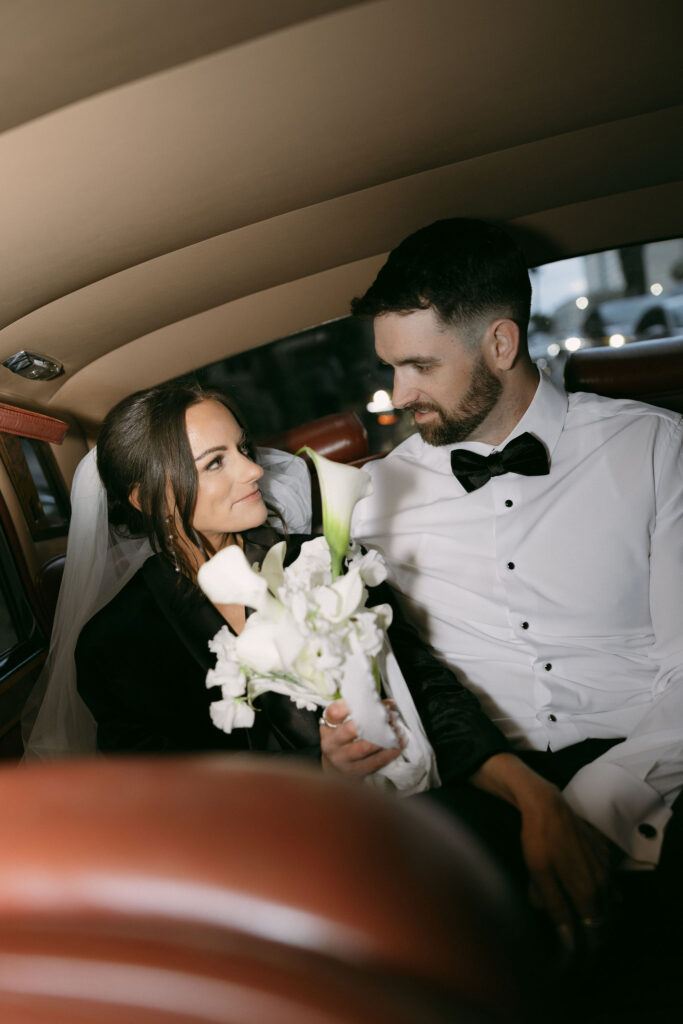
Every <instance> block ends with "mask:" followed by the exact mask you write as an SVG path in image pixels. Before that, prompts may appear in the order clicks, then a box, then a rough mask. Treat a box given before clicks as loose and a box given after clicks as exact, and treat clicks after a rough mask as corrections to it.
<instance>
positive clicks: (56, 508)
mask: <svg viewBox="0 0 683 1024" xmlns="http://www.w3.org/2000/svg"><path fill="white" fill-rule="evenodd" d="M0 458H1V459H2V461H3V463H4V465H5V468H6V470H7V472H8V474H9V477H10V479H11V481H12V485H13V486H14V490H15V492H16V495H17V498H18V499H19V504H20V505H21V509H22V512H23V513H24V518H25V519H26V522H27V523H28V526H29V529H30V531H31V536H32V537H33V539H34V540H44V539H45V538H47V537H59V536H65V535H66V533H67V531H68V528H69V515H70V507H69V496H68V493H67V491H66V487H65V485H64V481H63V479H62V475H61V473H60V472H59V468H58V467H57V463H56V461H55V457H54V455H53V454H52V450H51V447H50V445H49V443H48V442H47V441H36V440H34V439H32V438H27V437H15V436H14V435H12V434H2V433H0Z"/></svg>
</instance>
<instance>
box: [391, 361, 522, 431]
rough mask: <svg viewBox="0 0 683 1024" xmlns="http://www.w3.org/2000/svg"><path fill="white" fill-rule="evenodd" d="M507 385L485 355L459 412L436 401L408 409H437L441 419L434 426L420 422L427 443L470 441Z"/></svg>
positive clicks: (419, 425) (435, 410) (477, 363)
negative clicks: (496, 373)
mask: <svg viewBox="0 0 683 1024" xmlns="http://www.w3.org/2000/svg"><path fill="white" fill-rule="evenodd" d="M502 390H503V385H502V384H501V382H500V380H499V379H498V377H496V375H495V374H494V373H492V372H491V371H490V370H489V368H488V366H487V365H486V362H485V360H484V357H483V356H480V357H479V359H478V360H477V362H476V363H475V364H474V367H473V369H472V376H471V378H470V383H469V387H468V388H467V392H466V394H465V397H464V398H463V400H462V402H461V403H460V405H459V406H458V407H457V409H451V410H446V409H444V407H443V406H441V405H438V404H437V403H436V402H427V403H425V402H419V403H418V402H415V403H414V404H413V405H406V406H405V408H406V409H409V410H410V411H412V412H415V411H416V410H427V409H429V410H433V411H434V412H435V413H437V414H438V416H439V419H438V420H437V421H436V422H433V423H422V424H420V423H417V424H416V426H417V429H418V431H419V433H420V437H421V438H422V440H423V441H426V443H427V444H431V445H443V444H456V443H457V442H458V441H466V440H467V438H468V437H469V436H470V434H471V433H472V432H473V431H474V430H476V428H477V427H478V426H479V424H480V423H483V421H484V420H485V419H486V417H487V416H488V415H489V413H490V412H491V410H492V409H493V408H494V406H495V405H496V403H497V402H498V399H499V398H500V393H501V391H502Z"/></svg>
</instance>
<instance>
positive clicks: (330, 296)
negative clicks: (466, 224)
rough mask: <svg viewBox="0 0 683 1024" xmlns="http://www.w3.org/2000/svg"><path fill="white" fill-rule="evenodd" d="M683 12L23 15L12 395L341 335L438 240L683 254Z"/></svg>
mask: <svg viewBox="0 0 683 1024" xmlns="http://www.w3.org/2000/svg"><path fill="white" fill-rule="evenodd" d="M682 10H683V8H682V7H681V5H680V3H679V2H677V0H675V2H674V0H655V2H652V0H651V2H649V3H644V2H635V0H583V2H579V3H574V4H571V5H569V4H568V5H562V6H560V5H558V4H554V3H548V2H547V0H515V2H514V3H504V2H501V0H419V2H418V0H379V2H366V3H348V2H347V3H344V2H332V0H327V2H323V0H278V2H272V0H261V2H258V0H256V2H255V0H250V2H249V3H244V2H243V0H99V2H97V3H93V0H58V2H54V0H0V18H1V19H2V31H0V127H1V128H2V134H0V167H2V189H1V190H0V222H1V223H2V231H1V232H0V248H1V250H2V266H3V274H2V284H1V285H0V360H2V359H5V358H7V357H8V356H9V355H11V354H12V353H14V352H16V351H18V350H20V349H24V348H25V349H28V350H30V351H35V352H39V353H43V354H47V355H49V356H51V357H53V358H55V359H57V360H59V361H60V362H62V363H63V364H64V367H65V373H64V374H63V375H62V376H61V377H60V378H58V379H57V380H55V381H52V382H32V381H26V380H23V379H22V378H19V377H16V376H14V375H12V374H11V373H10V372H9V371H8V370H6V369H5V368H4V367H0V399H2V400H4V401H9V402H14V403H19V404H24V405H27V406H30V407H33V408H37V409H42V410H43V411H45V412H49V413H55V414H63V415H64V414H66V415H67V416H68V417H69V418H75V419H77V420H79V421H80V422H81V423H82V424H83V426H84V428H85V429H86V430H90V429H94V427H95V425H96V424H97V423H98V422H99V421H100V420H101V417H102V416H103V414H104V413H105V412H106V411H107V409H108V408H110V407H111V405H112V404H113V403H114V402H116V401H117V400H118V399H119V398H121V397H123V395H125V394H127V393H129V392H130V391H132V390H134V389H136V388H138V387H144V386H148V385H151V384H153V383H156V382H158V381H160V380H164V379H167V378H169V377H172V376H175V375H176V374H180V373H184V372H186V371H188V370H190V369H192V368H193V367H195V366H197V365H202V364H205V363H208V362H210V361H212V360H215V359H219V358H221V357H223V356H226V355H230V354H234V353H236V352H239V351H242V350H244V349H246V348H250V347H252V346H255V345H259V344H263V343H265V342H268V341H271V340H273V339H274V338H277V337H281V336H284V335H286V334H289V333H292V332H295V331H298V330H302V329H304V328H306V327H308V326H311V325H313V324H316V323H320V322H322V321H324V320H329V319H332V318H335V317H338V316H343V315H344V314H345V313H347V311H348V301H349V298H350V297H351V296H353V295H354V294H357V293H358V292H360V291H362V290H364V289H365V287H366V286H367V285H368V284H369V282H370V281H371V280H372V278H373V276H374V274H375V272H376V270H377V268H378V266H379V265H380V264H381V262H382V258H383V255H384V254H385V253H386V252H387V251H388V250H389V249H390V248H391V247H392V246H393V245H395V244H396V243H397V242H398V241H399V240H400V239H401V238H402V237H403V236H404V235H405V234H407V233H408V232H409V231H411V230H413V229H415V228H417V227H418V226H420V225H421V224H424V223H428V222H429V221H431V220H434V219H436V218H437V217H441V216H451V215H466V216H477V217H488V218H492V219H500V220H504V221H508V222H511V223H512V224H513V225H515V226H516V227H517V228H518V229H519V230H520V232H521V234H522V237H523V238H524V241H525V244H526V245H527V248H528V253H529V258H530V261H531V262H532V263H533V262H539V261H541V260H543V259H548V258H554V257H558V256H561V255H569V254H573V253H579V252H583V251H587V250H590V249H591V248H599V247H607V246H612V245H616V244H626V243H628V242H632V241H639V240H645V239H652V238H658V237H667V236H671V235H677V234H682V233H683V185H682V183H681V178H682V177H683V174H682V170H683V152H682V147H681V142H680V140H681V137H683V130H682V129H683V116H682V114H683V76H681V73H680V38H681V32H680V30H681V27H682V22H683V17H682V14H681V11H682Z"/></svg>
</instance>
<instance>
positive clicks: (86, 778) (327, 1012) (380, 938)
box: [0, 756, 531, 1024]
mask: <svg viewBox="0 0 683 1024" xmlns="http://www.w3.org/2000/svg"><path fill="white" fill-rule="evenodd" d="M0 801H1V803H2V806H3V809H4V814H5V820H6V821H11V822H12V841H11V842H5V843H3V844H2V848H1V849H0V1018H1V1019H2V1020H3V1022H4V1024H6V1022H8V1021H11V1022H12V1024H29V1022H31V1024H37V1022H38V1021H41V1022H43V1021H45V1022H47V1021H50V1022H51V1024H58V1022H59V1024H66V1022H68V1024H74V1022H75V1021H78V1022H79V1024H89V1022H91V1021H92V1022H95V1021H97V1022H98V1024H99V1022H101V1021H105V1022H108V1021H117V1022H123V1021H125V1022H128V1021H134V1022H135V1024H148V1022H149V1024H151V1022H155V1024H158V1022H160V1021H167V1020H168V1021H169V1022H171V1021H176V1020H180V1021H190V1020H191V1021H196V1022H200V1021H201V1022H209V1021H211V1022H226V1024H227V1022H235V1024H237V1022H240V1024H242V1022H244V1024H247V1022H250V1024H281V1022H282V1024H284V1022H287V1024H295V1022H296V1024H309V1022H320V1024H323V1022H324V1024H335V1022H338V1024H362V1022H374V1024H387V1022H392V1024H409V1022H411V1024H415V1022H418V1021H419V1022H421V1024H422V1022H424V1024H430V1022H434V1024H439V1022H440V1024H447V1022H452V1021H463V1022H465V1021H472V1020H474V1019H475V1018H476V1020H477V1021H478V1022H481V1021H490V1020H498V1019H505V1020H507V1021H509V1020H526V1019H528V1017H527V1016H526V1013H527V1011H528V1006H526V999H527V993H528V990H529V986H530V982H531V974H530V971H531V968H530V954H529V947H528V945H527V939H526V935H525V933H524V931H523V930H522V929H521V927H520V924H519V920H518V918H517V915H516V912H515V910H514V907H513V904H511V903H510V902H509V901H508V896H507V893H506V890H505V889H504V887H503V885H502V882H501V879H500V877H499V876H498V874H497V871H495V870H494V869H493V867H492V866H491V865H490V864H489V862H488V861H487V859H486V858H485V857H484V855H483V854H482V852H481V851H480V850H479V848H478V847H477V846H475V845H474V841H473V840H472V839H471V838H470V837H469V835H468V834H467V833H465V832H464V831H462V830H461V829H460V828H459V827H457V826H456V825H455V824H454V823H453V822H452V821H451V820H450V819H445V818H443V817H442V816H441V813H440V812H437V811H436V810H435V809H434V808H432V807H425V806H421V805H419V804H415V803H414V802H412V801H411V802H410V803H409V804H408V803H405V802H403V801H399V800H394V799H391V798H385V797H383V796H380V795H379V794H377V793H375V792H373V791H371V790H369V789H368V788H367V787H364V786H360V785H359V786H352V785H348V784H346V783H343V782H340V781H337V780H334V781H331V780H330V779H329V778H326V777H325V776H323V775H322V774H321V773H319V772H317V771H315V770H313V769H306V768H292V767H290V766H285V765H284V764H283V762H282V761H281V760H280V761H277V762H276V761H273V760H269V759H262V758H260V759H255V758H254V757H253V756H247V757H243V758H241V759H240V758H239V757H219V756H216V757H205V758H184V759H181V758H174V759H154V758H148V759H124V758H111V759H108V760H107V759H98V760H91V761H88V760H81V761H71V762H68V761H67V762H61V763H52V764H49V765H32V766H30V767H25V766H24V767H22V768H19V769H16V768H13V769H10V770H4V771H2V772H0ZM176 1014H177V1015H178V1016H175V1015H176Z"/></svg>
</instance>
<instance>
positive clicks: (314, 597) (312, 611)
mask: <svg viewBox="0 0 683 1024" xmlns="http://www.w3.org/2000/svg"><path fill="white" fill-rule="evenodd" d="M305 450H306V451H308V453H309V454H310V455H311V457H312V459H313V462H314V464H315V467H316V470H317V473H318V477H319V480H320V489H321V496H322V503H323V536H322V537H316V538H315V539H314V540H310V541H307V542H306V543H304V544H302V546H301V551H300V553H299V556H298V558H297V559H296V561H294V562H293V563H292V564H291V565H289V566H287V567H285V566H284V557H285V550H286V545H285V542H284V541H281V542H280V543H279V544H276V545H275V546H274V547H272V548H271V549H270V550H269V551H268V553H267V554H266V556H265V558H264V560H263V564H262V565H261V567H260V568H259V566H258V565H254V566H251V565H250V564H249V563H248V561H247V559H246V557H245V555H244V553H243V551H242V549H241V548H240V547H239V546H238V545H236V544H235V545H231V546H230V547H227V548H224V549H223V550H222V551H219V552H218V554H217V555H215V556H214V557H213V558H212V559H210V560H209V561H208V562H206V563H205V565H203V566H202V567H201V569H200V570H199V575H198V582H199V585H200V586H201V588H202V590H203V591H204V592H205V593H206V595H207V596H208V597H209V599H210V600H212V601H214V602H215V603H217V604H221V603H225V604H244V605H246V606H247V607H250V608H253V609H254V612H253V614H252V615H250V616H249V618H248V619H247V621H246V625H245V627H244V629H243V630H242V632H241V633H240V635H239V636H235V635H234V634H233V633H231V632H230V630H229V629H228V627H227V626H223V627H222V628H221V629H220V630H219V631H218V633H217V634H216V635H215V637H214V638H213V639H212V640H211V641H210V642H209V647H210V649H211V650H212V651H213V652H214V653H215V654H216V656H217V661H216V667H215V668H214V669H210V670H209V673H208V675H207V679H206V683H207V686H210V687H211V686H220V687H221V691H222V700H219V701H216V702H214V703H213V704H212V705H211V709H210V711H211V718H212V721H213V723H214V725H216V726H217V727H218V728H219V729H222V730H223V731H224V732H231V731H232V729H233V728H240V727H247V728H248V727H249V726H251V725H252V724H253V722H254V717H255V709H254V707H253V701H254V700H255V699H256V698H257V697H258V696H259V695H260V694H262V693H264V692H265V691H267V690H273V691H275V692H277V693H282V694H286V695H287V696H288V697H290V698H291V700H293V701H295V703H296V705H297V707H300V708H308V709H309V710H315V709H316V708H322V709H324V708H326V707H327V705H328V704H330V703H331V702H332V701H334V700H337V699H339V698H340V697H343V698H344V699H345V700H346V702H347V703H348V705H349V708H350V710H351V717H352V718H353V720H354V722H355V724H356V728H357V730H358V734H359V736H360V737H362V738H363V739H366V740H368V741H369V742H371V743H375V744H377V745H378V746H381V747H396V746H398V745H399V741H400V743H401V744H403V749H402V752H401V754H400V755H399V757H398V758H396V760H395V761H393V762H392V763H391V764H389V765H387V766H386V767H385V768H383V769H381V770H380V771H379V772H376V773H375V774H374V775H373V776H370V777H369V779H368V781H371V782H373V783H375V784H377V783H379V784H383V785H388V786H390V787H395V788H396V789H398V790H400V791H401V792H403V793H404V794H406V795H407V794H408V793H414V792H419V791H420V790H422V789H426V788H428V786H429V784H430V775H431V772H432V770H433V752H432V750H431V747H430V746H429V743H428V742H427V738H426V736H425V735H424V731H423V729H422V726H421V723H420V720H419V717H418V716H417V712H416V711H415V708H414V705H413V703H412V698H411V697H410V694H409V692H408V688H407V686H406V683H405V680H404V679H403V677H402V675H401V673H400V670H399V669H398V666H397V663H396V660H395V658H394V657H393V654H392V652H391V647H390V645H389V642H388V639H387V635H386V631H387V629H388V627H389V626H390V624H391V619H392V610H391V606H390V605H388V604H380V605H376V606H374V607H370V608H369V607H367V604H366V602H367V600H368V591H367V589H366V587H373V586H376V585H377V584H378V583H381V582H382V580H384V579H385V577H386V567H385V564H384V560H383V558H382V556H381V555H380V554H379V553H378V552H377V551H369V552H367V553H363V552H362V551H361V550H360V548H359V547H358V545H355V544H350V542H349V532H350V524H351V513H352V512H353V508H354V506H355V504H356V502H357V501H359V500H360V498H362V497H364V496H365V495H366V494H369V493H370V489H371V487H372V484H371V481H370V477H369V475H368V474H367V473H364V472H363V471H362V470H358V469H355V468H353V467H352V466H346V465H341V464H339V463H334V462H330V461H329V460H328V459H324V458H323V457H322V456H320V455H318V454H317V453H316V452H313V451H312V450H311V449H308V448H307V449H305ZM344 563H345V566H344ZM344 568H345V571H344ZM382 684H384V691H385V694H386V695H387V696H391V697H392V698H393V701H394V703H395V705H396V709H397V710H396V711H395V712H394V714H393V715H392V717H391V718H390V716H389V713H388V711H387V707H386V705H385V704H384V703H383V701H382ZM378 776H380V778H377V777H378Z"/></svg>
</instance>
